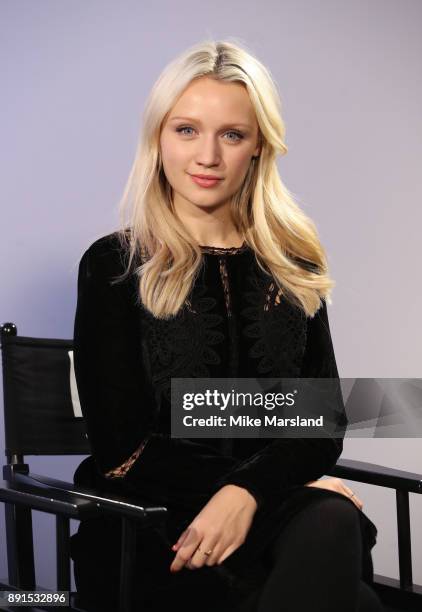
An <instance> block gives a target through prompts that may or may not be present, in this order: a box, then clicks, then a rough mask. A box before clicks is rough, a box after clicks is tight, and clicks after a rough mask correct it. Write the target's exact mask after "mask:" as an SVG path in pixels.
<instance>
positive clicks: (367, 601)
mask: <svg viewBox="0 0 422 612" xmlns="http://www.w3.org/2000/svg"><path fill="white" fill-rule="evenodd" d="M384 610H385V608H384V606H383V605H382V603H381V600H380V599H379V597H378V595H377V594H376V593H375V591H374V590H373V589H372V588H371V587H370V586H369V585H367V584H366V583H365V582H364V581H363V580H361V581H360V584H359V605H358V612H384Z"/></svg>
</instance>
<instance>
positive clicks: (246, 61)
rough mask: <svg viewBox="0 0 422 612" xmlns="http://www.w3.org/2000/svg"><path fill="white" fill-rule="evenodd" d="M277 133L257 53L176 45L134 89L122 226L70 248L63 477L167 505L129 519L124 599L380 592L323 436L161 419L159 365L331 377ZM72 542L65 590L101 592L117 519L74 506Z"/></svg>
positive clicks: (291, 600)
mask: <svg viewBox="0 0 422 612" xmlns="http://www.w3.org/2000/svg"><path fill="white" fill-rule="evenodd" d="M284 133H285V129H284V124H283V121H282V118H281V116H280V101H279V98H278V95H277V90H276V86H275V84H274V83H273V81H272V79H271V76H270V74H269V72H268V70H267V69H266V68H265V67H264V66H263V65H262V64H261V63H260V62H259V61H258V60H257V59H256V58H254V57H253V56H252V55H251V54H250V53H248V52H247V51H246V50H245V49H242V48H241V47H240V46H238V45H235V44H232V43H229V42H219V43H214V42H204V43H203V44H199V45H196V46H195V47H192V48H191V49H188V50H187V51H186V52H185V53H184V54H182V55H181V56H180V57H179V58H177V59H176V60H175V61H173V62H172V63H171V64H170V65H169V66H168V67H167V68H166V69H165V70H164V72H163V73H162V75H161V76H160V78H159V79H158V81H157V83H156V84H155V85H154V87H153V89H152V92H151V95H150V98H149V100H148V104H147V106H146V109H145V115H144V121H143V129H142V133H141V138H140V142H139V147H138V151H137V155H136V159H135V162H134V166H133V169H132V172H131V175H130V178H129V182H128V185H127V187H126V190H125V193H124V196H123V199H122V206H121V213H122V224H121V226H122V229H121V230H119V231H118V232H115V233H113V234H110V235H107V236H103V237H102V238H100V239H98V240H96V241H95V242H94V243H93V244H92V245H91V246H90V247H89V248H88V249H87V250H86V251H85V253H84V254H83V256H82V259H81V262H80V266H79V277H78V303H77V310H76V316H75V330H74V360H75V373H76V379H77V384H78V390H79V396H80V401H81V407H82V412H83V414H84V417H85V420H86V425H87V431H88V437H89V441H90V445H91V449H92V455H91V456H90V457H88V458H87V459H85V460H84V461H83V462H82V464H81V465H80V466H79V467H78V469H77V471H76V473H75V483H76V484H79V485H88V486H95V487H97V488H99V489H101V490H103V491H104V492H109V493H117V494H120V495H124V496H126V497H128V498H130V499H132V500H134V501H136V500H140V501H142V500H143V501H145V500H150V501H154V502H156V503H159V504H163V505H165V506H166V507H167V508H168V517H169V518H168V521H167V524H166V530H165V532H163V531H160V532H154V531H148V532H139V534H138V537H139V545H138V550H139V554H138V558H137V570H138V572H139V577H140V586H139V589H138V590H137V592H136V593H135V594H134V601H135V602H136V603H139V609H140V610H167V609H168V607H169V606H170V605H174V604H180V607H181V608H182V609H184V610H193V609H195V610H196V609H198V608H200V609H201V610H202V611H207V610H210V611H211V610H213V611H214V610H215V609H217V606H218V608H219V609H221V610H225V609H227V610H229V609H230V610H242V611H243V610H245V611H246V610H249V611H255V612H264V611H265V612H276V611H281V610H283V611H284V612H287V611H290V610H296V611H297V610H308V609H310V608H311V606H312V609H313V610H324V611H325V612H328V611H330V610H336V611H338V610H340V609H341V610H342V611H344V612H345V611H352V610H353V611H355V610H359V611H362V610H381V609H382V608H381V606H380V604H379V601H378V599H377V597H376V596H375V594H374V592H373V591H372V589H371V588H370V587H369V586H368V584H369V583H370V582H371V580H372V577H373V574H372V559H371V553H370V550H371V548H372V547H373V545H374V544H375V539H376V527H375V525H373V523H372V522H371V521H370V520H369V519H368V518H367V517H366V516H365V515H364V514H363V512H362V511H361V508H362V503H361V501H360V500H358V498H357V497H356V495H355V494H354V493H353V491H351V490H350V489H349V488H348V487H347V486H346V485H345V484H344V483H342V481H340V480H339V479H326V480H319V479H320V477H321V476H323V475H324V474H326V473H327V471H329V470H330V468H331V467H332V466H334V465H335V463H336V461H337V459H338V458H339V456H340V454H341V452H342V447H343V439H342V436H339V437H336V438H334V437H333V438H308V439H302V438H301V439H298V438H296V439H295V438H292V439H286V438H281V439H268V438H267V439H263V438H254V439H250V438H248V439H245V438H243V439H230V440H229V445H228V446H227V440H225V444H224V445H223V444H222V442H221V440H219V439H213V438H203V439H197V438H196V439H187V438H183V439H177V438H171V436H170V410H171V402H170V388H171V379H172V378H175V377H178V378H183V377H185V378H194V377H205V378H214V377H221V378H225V377H286V378H294V377H304V378H313V377H317V378H318V377H326V378H338V372H337V366H336V361H335V356H334V352H333V346H332V341H331V336H330V330H329V323H328V316H327V306H326V302H327V301H328V300H329V294H330V290H331V288H332V286H333V285H334V282H333V281H332V280H331V279H330V278H329V275H328V269H327V260H326V256H325V252H324V249H323V247H322V245H321V244H320V241H319V239H318V235H317V230H316V228H315V225H314V224H313V222H312V221H311V220H310V219H309V218H308V217H307V216H306V215H305V214H304V212H303V211H301V210H300V208H299V207H298V205H297V204H296V203H295V202H294V200H293V198H292V196H291V195H290V193H289V192H288V190H287V189H286V187H285V186H284V185H283V183H282V182H281V180H280V177H279V174H278V171H277V166H276V156H277V154H278V153H285V152H286V151H287V147H286V145H285V143H284ZM127 212H129V215H128V216H127V217H126V214H127ZM343 435H344V434H343ZM72 557H73V559H74V569H75V580H76V585H77V589H78V592H79V595H80V597H81V604H83V605H84V606H85V607H87V608H88V609H92V610H96V609H99V610H100V609H101V610H104V609H108V607H109V608H110V609H116V601H117V582H118V571H119V522H118V520H111V519H107V520H106V519H105V520H104V521H102V522H98V521H82V522H81V524H80V526H79V530H78V533H77V534H75V536H73V540H72ZM105 585H107V589H106V592H105V589H104V586H105ZM305 586H306V588H305ZM102 593H104V596H103V598H102V596H101V594H102ZM107 606H108V607H107Z"/></svg>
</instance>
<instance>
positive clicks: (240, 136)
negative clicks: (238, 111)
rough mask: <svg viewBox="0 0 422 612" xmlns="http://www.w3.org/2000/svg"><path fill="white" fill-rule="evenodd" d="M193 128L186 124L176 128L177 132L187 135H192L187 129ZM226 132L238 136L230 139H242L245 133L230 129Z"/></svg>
mask: <svg viewBox="0 0 422 612" xmlns="http://www.w3.org/2000/svg"><path fill="white" fill-rule="evenodd" d="M192 129H193V128H191V127H188V126H185V127H179V128H176V132H179V133H181V134H185V135H186V136H190V133H186V132H185V130H192ZM226 134H234V135H235V136H236V138H229V140H234V141H237V140H242V139H243V134H240V133H239V132H234V131H230V132H226Z"/></svg>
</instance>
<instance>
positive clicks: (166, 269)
mask: <svg viewBox="0 0 422 612" xmlns="http://www.w3.org/2000/svg"><path fill="white" fill-rule="evenodd" d="M203 76H207V77H210V78H214V79H218V80H221V81H226V82H227V81H229V82H237V83H242V84H243V85H244V86H245V87H246V89H247V91H248V94H249V96H250V100H251V102H252V105H253V107H254V109H255V113H256V118H257V122H258V126H259V136H260V139H261V151H260V155H259V158H258V159H257V160H253V161H251V164H250V167H249V169H248V171H247V174H246V176H245V179H244V181H243V184H242V186H241V187H240V189H239V190H238V192H237V193H236V194H235V195H234V196H233V197H232V201H231V206H232V213H233V214H232V218H233V219H234V223H235V224H236V226H237V230H238V232H239V233H240V235H241V236H243V238H244V240H245V242H246V243H247V244H248V245H249V246H250V247H251V248H252V249H253V251H254V252H255V258H256V261H257V263H258V265H259V266H260V268H261V269H262V270H263V271H264V272H266V273H267V274H269V275H271V276H272V278H273V280H274V281H275V282H276V284H277V286H278V288H279V289H281V291H282V293H284V294H285V295H286V298H287V299H290V301H291V302H293V303H295V304H297V305H299V306H300V307H301V308H302V309H303V310H304V312H305V313H306V314H307V315H308V316H314V314H315V312H316V311H317V310H318V309H319V307H320V306H321V298H325V299H326V301H327V302H328V303H331V299H330V292H331V288H332V287H333V286H334V284H335V283H334V281H333V280H331V279H330V277H329V275H328V269H327V268H328V266H327V258H326V254H325V250H324V248H323V247H322V245H321V243H320V240H319V238H318V232H317V229H316V226H315V224H314V223H313V221H312V220H311V219H310V218H309V217H308V216H307V215H306V214H305V213H304V212H303V211H302V210H301V209H300V208H299V206H298V205H297V204H296V203H295V201H294V199H293V196H292V195H291V193H290V192H289V191H288V189H287V188H286V187H285V185H284V184H283V182H282V181H281V179H280V176H279V173H278V169H277V165H276V157H277V154H281V155H284V154H285V153H287V146H286V144H285V142H284V139H285V125H284V122H283V119H282V117H281V101H280V98H279V95H278V92H277V87H276V84H275V82H274V81H273V79H272V77H271V74H270V72H269V71H268V69H267V68H266V67H265V66H264V65H263V64H262V63H261V62H259V61H258V60H257V59H256V58H255V57H254V56H253V55H252V54H251V53H249V52H247V51H246V50H245V49H244V48H242V47H241V46H240V45H238V44H234V43H232V42H228V41H223V42H215V41H211V40H206V41H204V42H201V43H199V44H196V45H194V46H193V47H190V48H189V49H187V50H186V51H185V52H184V53H182V54H181V55H180V56H178V57H177V58H176V59H174V60H173V61H172V62H171V63H170V64H168V66H167V67H166V68H165V69H164V70H163V72H162V73H161V75H160V76H159V78H158V80H157V81H156V83H155V84H154V86H153V88H152V90H151V93H150V95H149V97H148V99H147V103H146V105H145V108H144V114H143V122H142V123H143V125H142V128H141V134H140V139H139V142H138V146H137V151H136V156H135V160H134V163H133V166H132V169H131V172H130V175H129V179H128V181H127V184H126V187H125V189H124V193H123V196H122V198H121V201H120V204H119V211H120V217H121V227H120V229H119V230H118V232H117V235H118V238H119V241H120V244H121V246H122V247H123V248H124V249H126V252H127V253H128V254H129V259H128V266H127V269H126V271H125V273H124V274H123V275H122V276H123V277H124V276H126V275H127V274H128V273H129V272H130V270H131V266H132V263H133V262H135V263H136V264H137V265H136V268H135V273H136V274H137V276H138V279H139V296H138V297H139V300H140V302H142V304H143V306H144V307H145V308H146V309H147V310H149V311H150V312H151V313H152V314H153V315H154V316H155V317H157V318H161V319H167V318H170V317H171V316H174V315H176V314H177V312H178V311H179V309H180V308H181V307H182V306H183V305H184V303H185V300H186V299H187V298H188V294H189V292H190V290H191V287H192V285H193V283H194V281H195V278H196V277H197V274H198V272H199V269H200V266H201V261H202V257H203V255H202V251H201V248H200V247H199V245H198V244H197V243H196V241H195V240H194V239H193V238H192V236H191V235H190V234H189V232H188V231H187V229H186V228H185V227H184V225H183V223H181V221H180V220H179V218H178V217H177V216H176V215H175V214H174V207H173V202H172V188H171V186H170V184H169V183H168V181H167V179H166V177H165V174H164V172H163V167H162V161H161V156H160V146H159V141H160V134H161V129H162V126H163V123H164V120H165V118H166V116H167V114H168V113H169V112H170V110H171V108H172V107H173V106H174V104H175V103H176V101H177V99H178V98H179V97H180V95H181V94H182V93H183V91H184V90H185V88H186V87H187V86H188V85H189V84H190V83H191V81H192V80H193V79H197V78H200V77H203ZM122 276H121V277H119V278H122Z"/></svg>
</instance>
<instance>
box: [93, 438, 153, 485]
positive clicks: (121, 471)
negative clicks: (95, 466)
mask: <svg viewBox="0 0 422 612" xmlns="http://www.w3.org/2000/svg"><path fill="white" fill-rule="evenodd" d="M147 442H148V438H147V439H146V440H143V441H142V442H141V444H140V446H139V447H138V448H137V449H136V451H135V452H134V453H132V454H131V456H130V457H129V459H126V461H125V462H124V463H122V465H119V466H118V467H116V468H114V469H112V470H109V471H108V472H106V473H105V474H104V476H105V477H106V478H122V477H123V476H125V475H126V473H127V472H128V470H129V469H130V468H131V467H132V465H133V464H134V463H135V461H136V460H137V458H138V457H139V455H140V454H141V453H142V451H143V450H144V448H145V446H146V444H147Z"/></svg>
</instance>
